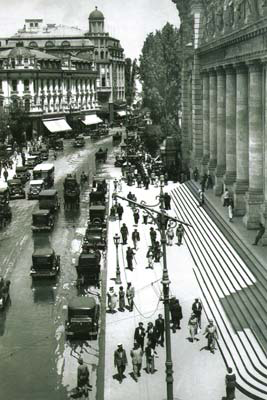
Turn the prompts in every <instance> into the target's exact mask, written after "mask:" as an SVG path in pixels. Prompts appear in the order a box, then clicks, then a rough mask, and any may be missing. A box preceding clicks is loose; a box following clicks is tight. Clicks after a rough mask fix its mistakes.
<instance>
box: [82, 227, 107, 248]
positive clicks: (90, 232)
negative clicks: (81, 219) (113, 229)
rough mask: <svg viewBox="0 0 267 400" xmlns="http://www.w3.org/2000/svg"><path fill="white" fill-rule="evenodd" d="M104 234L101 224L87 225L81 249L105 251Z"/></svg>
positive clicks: (104, 230) (105, 232)
mask: <svg viewBox="0 0 267 400" xmlns="http://www.w3.org/2000/svg"><path fill="white" fill-rule="evenodd" d="M106 234H107V231H106V229H105V228H103V227H102V225H101V223H100V224H99V225H95V224H94V225H92V224H90V222H89V224H88V227H87V229H86V232H85V237H84V244H83V249H84V248H85V249H86V248H88V247H89V248H93V249H94V248H97V249H99V250H105V248H106Z"/></svg>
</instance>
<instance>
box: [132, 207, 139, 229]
mask: <svg viewBox="0 0 267 400" xmlns="http://www.w3.org/2000/svg"><path fill="white" fill-rule="evenodd" d="M133 217H134V224H135V225H138V221H139V218H140V215H139V210H138V208H135V209H134V210H133Z"/></svg>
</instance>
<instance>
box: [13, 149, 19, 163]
mask: <svg viewBox="0 0 267 400" xmlns="http://www.w3.org/2000/svg"><path fill="white" fill-rule="evenodd" d="M13 156H14V160H15V161H16V162H17V158H18V152H17V150H14V154H13Z"/></svg>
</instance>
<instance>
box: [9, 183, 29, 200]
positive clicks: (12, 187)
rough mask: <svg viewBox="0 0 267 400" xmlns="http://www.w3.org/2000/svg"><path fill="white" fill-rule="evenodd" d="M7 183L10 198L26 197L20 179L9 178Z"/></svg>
mask: <svg viewBox="0 0 267 400" xmlns="http://www.w3.org/2000/svg"><path fill="white" fill-rule="evenodd" d="M7 185H8V188H9V194H10V200H15V199H25V198H26V194H25V190H24V187H23V184H22V182H21V180H20V179H9V180H8V181H7Z"/></svg>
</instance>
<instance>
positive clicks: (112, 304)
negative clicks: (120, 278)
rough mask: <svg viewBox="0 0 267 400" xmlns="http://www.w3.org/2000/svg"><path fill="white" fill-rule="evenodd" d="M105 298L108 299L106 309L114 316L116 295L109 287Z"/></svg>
mask: <svg viewBox="0 0 267 400" xmlns="http://www.w3.org/2000/svg"><path fill="white" fill-rule="evenodd" d="M107 297H108V308H109V311H110V313H111V314H114V313H115V312H116V311H115V308H116V306H117V297H118V296H117V295H116V293H115V292H114V288H113V287H110V288H109V291H108V292H107Z"/></svg>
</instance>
